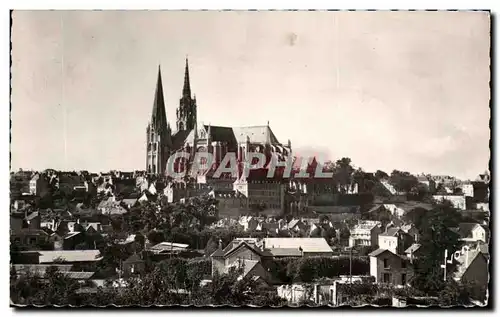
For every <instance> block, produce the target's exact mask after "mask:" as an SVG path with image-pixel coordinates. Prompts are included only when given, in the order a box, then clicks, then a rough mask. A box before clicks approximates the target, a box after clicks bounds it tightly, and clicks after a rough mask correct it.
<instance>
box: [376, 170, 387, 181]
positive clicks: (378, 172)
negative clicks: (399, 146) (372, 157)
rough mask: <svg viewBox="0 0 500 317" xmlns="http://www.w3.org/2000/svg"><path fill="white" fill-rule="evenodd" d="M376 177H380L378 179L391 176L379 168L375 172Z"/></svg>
mask: <svg viewBox="0 0 500 317" xmlns="http://www.w3.org/2000/svg"><path fill="white" fill-rule="evenodd" d="M375 178H376V179H378V180H381V179H387V178H389V175H387V173H386V172H384V171H381V170H377V171H376V172H375Z"/></svg>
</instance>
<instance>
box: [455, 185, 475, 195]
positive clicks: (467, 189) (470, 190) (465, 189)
mask: <svg viewBox="0 0 500 317" xmlns="http://www.w3.org/2000/svg"><path fill="white" fill-rule="evenodd" d="M458 188H460V190H461V191H462V193H463V194H464V196H465V197H474V185H472V183H470V182H467V183H463V184H460V185H459V187H458Z"/></svg>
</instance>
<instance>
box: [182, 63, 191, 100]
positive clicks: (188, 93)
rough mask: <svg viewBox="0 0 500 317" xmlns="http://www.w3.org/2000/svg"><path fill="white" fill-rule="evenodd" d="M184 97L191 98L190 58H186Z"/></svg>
mask: <svg viewBox="0 0 500 317" xmlns="http://www.w3.org/2000/svg"><path fill="white" fill-rule="evenodd" d="M182 96H183V97H186V96H187V97H191V85H190V84H189V66H188V58H187V56H186V69H185V70H184V87H183V88H182Z"/></svg>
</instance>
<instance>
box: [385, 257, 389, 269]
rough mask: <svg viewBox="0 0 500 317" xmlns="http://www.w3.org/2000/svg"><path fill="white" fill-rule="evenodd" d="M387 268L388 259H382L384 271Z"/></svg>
mask: <svg viewBox="0 0 500 317" xmlns="http://www.w3.org/2000/svg"><path fill="white" fill-rule="evenodd" d="M388 268H389V259H384V269H388Z"/></svg>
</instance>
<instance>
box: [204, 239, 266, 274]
mask: <svg viewBox="0 0 500 317" xmlns="http://www.w3.org/2000/svg"><path fill="white" fill-rule="evenodd" d="M210 257H211V259H212V275H214V274H217V273H218V274H223V273H227V272H229V270H230V269H231V268H236V269H242V270H243V273H242V275H241V277H244V276H259V277H260V278H262V279H263V280H265V281H269V282H271V281H272V276H271V275H270V273H269V272H268V271H267V269H265V265H266V263H267V261H268V260H269V259H271V257H272V255H271V254H270V253H269V252H268V251H267V250H265V249H261V248H260V247H259V246H257V244H256V242H255V240H252V239H241V240H238V239H235V240H233V241H232V242H231V243H229V244H228V245H227V246H226V247H225V248H224V249H222V245H221V242H219V248H218V249H217V250H216V251H215V252H214V253H212V254H211V255H210Z"/></svg>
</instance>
